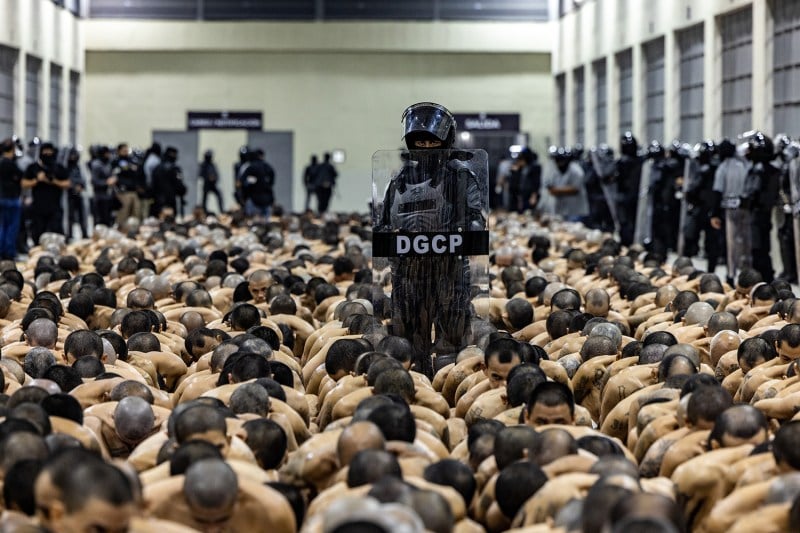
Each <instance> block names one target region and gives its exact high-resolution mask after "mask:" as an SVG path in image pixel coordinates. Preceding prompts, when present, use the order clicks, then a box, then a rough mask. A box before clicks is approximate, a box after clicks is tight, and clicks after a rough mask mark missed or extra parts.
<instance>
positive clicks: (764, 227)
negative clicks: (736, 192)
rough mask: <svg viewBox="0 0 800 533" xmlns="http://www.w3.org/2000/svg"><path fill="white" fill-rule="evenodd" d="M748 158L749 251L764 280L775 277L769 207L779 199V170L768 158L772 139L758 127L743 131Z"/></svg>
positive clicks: (770, 157) (772, 152) (773, 155)
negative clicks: (746, 132)
mask: <svg viewBox="0 0 800 533" xmlns="http://www.w3.org/2000/svg"><path fill="white" fill-rule="evenodd" d="M745 136H746V138H747V159H749V160H750V161H751V162H752V165H751V166H750V170H749V174H750V176H748V180H747V182H748V183H751V184H752V185H750V188H751V190H752V191H753V194H752V202H753V208H752V209H753V235H752V245H753V249H752V253H753V268H754V269H756V270H758V271H759V272H760V273H761V276H762V278H763V279H764V281H765V282H767V283H769V282H771V281H772V280H773V279H774V278H775V271H774V270H773V269H772V258H771V257H770V249H771V242H770V232H771V231H772V208H773V207H775V206H776V205H777V203H778V189H779V187H780V180H781V173H780V170H779V169H777V168H775V167H774V166H773V165H772V164H771V162H772V160H773V159H775V148H774V144H773V143H772V139H770V138H769V137H767V136H766V135H764V134H763V133H762V132H760V131H755V132H753V133H748V134H745Z"/></svg>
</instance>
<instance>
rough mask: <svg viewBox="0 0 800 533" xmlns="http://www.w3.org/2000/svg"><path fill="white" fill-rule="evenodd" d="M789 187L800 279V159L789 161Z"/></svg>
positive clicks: (795, 255)
mask: <svg viewBox="0 0 800 533" xmlns="http://www.w3.org/2000/svg"><path fill="white" fill-rule="evenodd" d="M789 187H790V192H791V194H792V219H793V224H794V257H795V264H796V265H797V275H798V278H797V279H798V280H800V159H796V158H795V159H792V161H791V163H789Z"/></svg>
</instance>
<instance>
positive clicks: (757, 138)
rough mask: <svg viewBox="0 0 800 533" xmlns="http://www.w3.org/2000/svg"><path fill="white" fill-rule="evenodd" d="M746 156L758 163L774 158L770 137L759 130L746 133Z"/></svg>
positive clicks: (773, 147) (773, 148)
mask: <svg viewBox="0 0 800 533" xmlns="http://www.w3.org/2000/svg"><path fill="white" fill-rule="evenodd" d="M747 158H748V159H750V160H751V161H755V162H759V163H766V162H768V161H772V160H773V159H774V158H775V146H774V145H773V144H772V139H770V138H769V137H767V136H766V135H764V134H763V133H762V132H760V131H754V132H753V133H752V134H749V135H747Z"/></svg>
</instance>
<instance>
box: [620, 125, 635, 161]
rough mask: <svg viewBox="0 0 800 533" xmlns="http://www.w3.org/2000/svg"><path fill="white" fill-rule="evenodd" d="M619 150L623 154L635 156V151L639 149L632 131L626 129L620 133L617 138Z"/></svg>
mask: <svg viewBox="0 0 800 533" xmlns="http://www.w3.org/2000/svg"><path fill="white" fill-rule="evenodd" d="M619 151H620V152H621V153H622V154H623V155H627V156H630V157H634V156H636V152H638V151H639V143H637V142H636V137H634V136H633V133H631V132H629V131H626V132H625V133H623V134H622V137H620V140H619Z"/></svg>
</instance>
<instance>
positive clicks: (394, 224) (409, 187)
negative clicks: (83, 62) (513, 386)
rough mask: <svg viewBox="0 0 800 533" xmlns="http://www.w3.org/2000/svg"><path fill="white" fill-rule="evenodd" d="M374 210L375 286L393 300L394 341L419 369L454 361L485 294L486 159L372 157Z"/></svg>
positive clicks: (452, 154)
mask: <svg viewBox="0 0 800 533" xmlns="http://www.w3.org/2000/svg"><path fill="white" fill-rule="evenodd" d="M372 206H373V219H372V221H373V233H372V237H373V244H372V246H373V252H372V253H373V271H374V280H375V281H376V282H377V283H379V284H380V285H381V287H382V289H383V291H384V293H386V294H391V299H392V320H391V328H390V329H391V332H392V334H395V335H400V336H402V337H405V338H407V339H408V340H409V341H410V342H411V344H412V346H413V349H414V353H415V360H416V361H417V363H415V364H417V365H418V366H419V364H422V362H421V361H427V360H429V359H430V355H431V354H432V353H435V354H437V356H438V355H449V354H455V353H457V352H458V351H459V350H461V349H462V348H464V347H465V346H467V345H468V344H470V343H471V342H472V339H471V337H472V335H471V319H472V318H473V317H474V311H473V306H472V304H471V302H472V300H473V299H474V298H487V297H488V294H489V268H488V267H489V231H488V230H489V228H488V209H489V166H488V158H487V155H486V152H485V151H483V150H412V151H407V150H405V151H401V150H388V151H379V152H375V154H374V155H373V157H372ZM480 307H487V308H488V306H480ZM425 364H427V363H425ZM421 371H424V369H421Z"/></svg>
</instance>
